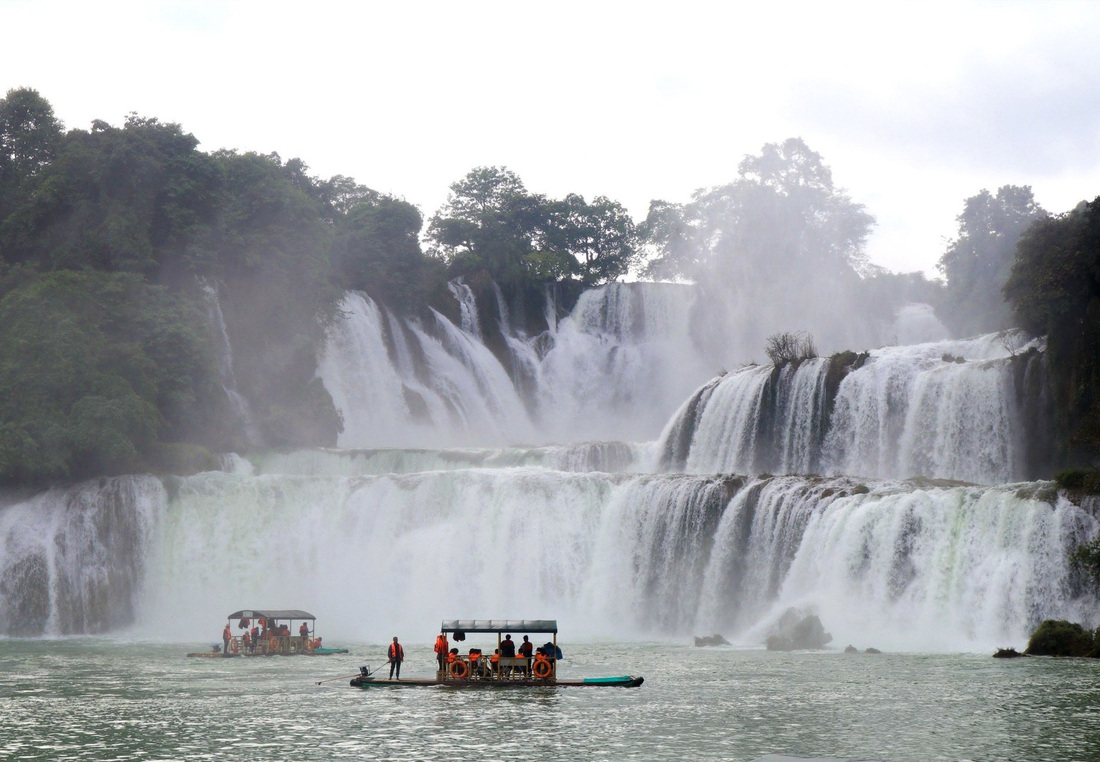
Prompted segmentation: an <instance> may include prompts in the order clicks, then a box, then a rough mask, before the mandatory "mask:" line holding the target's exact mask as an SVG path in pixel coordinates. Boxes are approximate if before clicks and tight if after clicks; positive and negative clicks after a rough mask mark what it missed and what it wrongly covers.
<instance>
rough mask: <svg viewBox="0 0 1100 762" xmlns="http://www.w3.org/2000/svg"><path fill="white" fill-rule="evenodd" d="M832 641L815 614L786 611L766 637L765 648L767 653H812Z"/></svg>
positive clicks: (831, 637) (793, 610) (792, 610)
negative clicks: (805, 651) (766, 647)
mask: <svg viewBox="0 0 1100 762" xmlns="http://www.w3.org/2000/svg"><path fill="white" fill-rule="evenodd" d="M832 639H833V636H832V635H830V634H829V633H827V632H825V627H824V626H823V625H822V624H821V620H820V619H819V618H818V616H817V614H808V615H804V614H802V613H801V612H799V611H797V610H795V609H787V610H786V611H785V612H784V613H783V616H781V617H780V618H779V621H778V622H777V623H776V625H775V628H774V629H773V630H772V634H771V635H769V636H768V640H767V646H768V650H769V651H803V650H808V651H813V650H818V649H821V648H824V647H825V645H826V644H827V643H829V642H830V641H831V640H832Z"/></svg>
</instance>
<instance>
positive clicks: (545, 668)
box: [531, 659, 554, 680]
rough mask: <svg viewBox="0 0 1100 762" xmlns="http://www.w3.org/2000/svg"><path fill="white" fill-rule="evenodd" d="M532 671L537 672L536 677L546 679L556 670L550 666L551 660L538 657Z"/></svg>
mask: <svg viewBox="0 0 1100 762" xmlns="http://www.w3.org/2000/svg"><path fill="white" fill-rule="evenodd" d="M531 671H532V672H534V673H535V677H537V678H538V679H539V680H545V679H546V678H548V677H550V673H551V672H553V671H554V669H553V667H551V666H550V662H549V661H547V660H545V659H538V660H536V661H535V665H534V666H533V667H531Z"/></svg>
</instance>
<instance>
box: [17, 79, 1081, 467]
mask: <svg viewBox="0 0 1100 762" xmlns="http://www.w3.org/2000/svg"><path fill="white" fill-rule="evenodd" d="M197 146H198V140H197V139H196V138H195V137H194V136H192V135H190V134H188V133H185V132H184V131H183V129H182V128H181V127H180V125H177V124H166V123H162V122H160V121H158V120H157V119H155V118H146V117H141V116H138V115H136V114H131V115H130V116H129V117H128V118H127V119H126V121H125V123H124V124H123V125H122V126H121V127H115V126H112V125H110V124H108V123H106V122H103V121H100V120H96V121H94V122H93V123H92V124H91V126H90V128H89V129H87V130H82V129H71V130H68V131H66V130H65V129H64V128H63V126H62V125H61V124H60V122H59V121H58V120H57V119H56V117H55V115H54V112H53V108H52V106H51V105H50V103H49V102H48V101H46V100H45V99H44V98H43V97H42V96H41V95H39V93H38V92H37V91H35V90H33V89H29V88H21V89H15V90H11V91H9V92H8V93H7V95H6V97H5V98H3V99H2V100H0V485H14V484H28V485H41V484H44V483H49V482H52V481H64V480H71V479H76V478H85V477H89V476H94V475H104V474H113V473H121V472H128V471H137V470H154V471H177V472H178V471H187V470H193V469H197V468H207V467H210V466H212V465H213V463H212V456H211V453H213V452H219V451H228V450H242V449H245V448H246V447H247V442H246V440H245V439H244V433H243V430H242V421H241V417H240V411H239V410H238V409H237V408H235V407H234V403H233V400H232V396H231V395H230V394H228V393H227V389H228V388H229V384H230V383H232V384H235V385H236V386H237V387H239V388H240V389H242V390H247V397H248V403H249V404H250V407H251V411H250V415H251V420H252V422H253V424H254V426H255V428H256V432H255V436H254V437H253V441H257V440H258V441H259V442H262V444H263V445H264V446H268V447H294V446H315V445H332V444H334V443H335V441H336V436H337V434H338V433H339V431H340V430H341V426H342V424H341V421H340V415H339V412H338V411H337V410H336V409H335V408H334V406H333V403H332V399H331V398H330V397H329V395H328V393H327V391H326V390H325V389H324V387H323V385H322V384H321V383H320V382H319V381H318V380H317V378H316V368H317V361H318V356H319V354H320V352H321V351H322V349H323V346H324V336H325V330H326V327H327V326H328V325H329V324H330V323H331V321H333V320H334V319H336V318H337V317H338V314H339V303H340V299H341V298H342V295H343V293H344V292H345V291H346V290H349V289H360V290H364V291H366V292H368V293H370V294H371V296H372V297H374V298H375V299H377V300H378V301H381V302H383V303H385V304H387V305H389V306H390V307H391V308H392V309H395V310H398V311H406V312H417V311H420V310H423V309H425V307H426V306H428V305H431V304H435V305H436V306H442V305H444V304H446V303H448V297H447V290H446V284H447V281H448V280H449V279H452V278H454V277H458V276H465V277H467V279H468V280H469V281H470V282H473V283H481V284H483V285H484V284H492V283H496V284H499V285H500V286H501V287H502V288H503V289H504V290H505V291H506V292H509V293H513V294H516V293H523V292H528V293H529V292H531V290H532V289H539V288H542V287H543V286H544V285H546V284H566V285H567V286H569V287H570V289H571V291H572V292H573V293H576V292H577V291H579V290H580V289H583V288H587V287H591V286H597V285H600V284H603V283H606V282H609V281H612V280H615V279H617V278H620V277H622V276H624V275H625V274H627V273H628V272H630V273H636V274H641V275H643V276H645V277H665V278H683V279H692V280H696V281H698V282H700V283H706V284H708V287H709V288H712V289H718V290H721V289H722V288H723V287H724V286H725V285H732V284H737V286H738V287H739V288H742V289H745V288H750V289H751V288H754V287H756V286H757V285H759V288H760V289H761V291H760V293H761V294H763V295H765V296H767V295H768V294H782V297H781V298H783V299H789V300H791V302H792V303H797V301H798V300H799V299H800V295H803V294H809V293H810V292H821V291H828V292H829V293H837V294H853V293H855V292H853V291H851V288H854V286H852V284H858V288H859V292H858V293H859V295H860V298H863V299H869V300H871V301H881V303H882V305H883V307H882V308H883V310H889V309H892V308H893V306H894V305H897V304H898V303H901V302H904V301H927V302H931V303H933V304H934V305H935V306H936V307H937V309H939V310H940V312H941V316H942V317H943V318H944V319H945V320H947V321H948V322H949V323H950V324H951V325H952V327H953V328H954V329H955V330H957V331H961V332H970V331H979V330H980V331H985V330H996V329H998V328H1004V327H1008V326H1010V325H1012V324H1013V322H1014V318H1013V313H1012V310H1010V309H1009V306H1008V305H1006V304H1005V302H1004V300H1003V298H1002V296H1001V289H1002V287H1004V286H1005V283H1006V281H1007V282H1008V286H1007V288H1006V291H1005V293H1006V294H1007V295H1008V297H1009V299H1010V301H1011V306H1012V307H1013V308H1014V309H1015V314H1016V315H1017V316H1018V318H1017V320H1018V322H1019V324H1020V325H1022V326H1023V327H1025V328H1027V329H1028V330H1031V331H1033V332H1036V333H1049V334H1050V339H1049V341H1050V347H1051V358H1052V362H1053V363H1054V364H1055V366H1056V368H1057V369H1058V376H1057V377H1058V378H1059V379H1060V383H1059V384H1058V391H1059V394H1060V395H1061V397H1060V400H1061V402H1062V408H1061V409H1062V413H1063V418H1064V420H1063V423H1064V424H1065V426H1066V430H1067V432H1068V434H1067V442H1068V441H1070V439H1069V438H1068V437H1069V436H1070V435H1073V436H1074V437H1076V438H1075V439H1073V440H1072V441H1073V442H1074V444H1075V446H1079V447H1083V448H1085V449H1086V450H1087V449H1089V448H1092V449H1096V448H1097V447H1098V446H1100V434H1097V433H1096V432H1097V431H1098V430H1100V420H1098V419H1097V416H1096V413H1095V410H1096V408H1097V403H1096V402H1094V400H1093V395H1092V392H1091V389H1093V388H1096V387H1095V385H1096V382H1097V381H1100V379H1098V378H1096V374H1097V372H1098V370H1097V368H1098V367H1100V357H1097V354H1098V352H1100V341H1098V340H1097V339H1098V338H1100V336H1098V333H1100V328H1098V327H1097V320H1098V319H1100V317H1098V314H1100V305H1097V304H1094V301H1095V300H1096V298H1097V279H1098V277H1100V275H1098V272H1100V271H1098V266H1100V257H1098V254H1097V248H1096V247H1097V230H1098V228H1097V222H1096V214H1095V212H1094V207H1095V204H1096V202H1094V204H1093V205H1087V204H1085V205H1082V206H1081V207H1079V208H1078V209H1076V210H1074V211H1073V212H1070V213H1068V214H1067V215H1063V216H1061V217H1050V216H1049V215H1047V214H1045V213H1044V212H1042V211H1041V210H1040V209H1039V208H1038V207H1037V206H1036V205H1035V204H1034V202H1033V201H1032V200H1031V195H1030V194H1031V192H1030V189H1027V188H1011V187H1008V188H1002V189H1001V190H1000V191H998V194H997V196H996V197H993V196H991V195H990V194H988V193H987V192H985V191H983V192H982V194H980V195H979V196H976V197H975V198H973V199H970V200H968V201H967V203H966V211H965V212H964V214H963V215H962V216H960V218H959V220H960V235H959V237H958V239H956V240H955V241H953V242H952V243H951V246H950V248H949V249H948V251H947V252H946V253H945V254H944V257H943V259H942V261H941V265H942V268H943V272H944V275H945V276H946V278H947V285H946V286H945V285H944V284H942V283H940V282H938V281H928V280H927V279H925V278H924V277H923V276H921V275H919V274H907V275H897V274H892V273H887V272H885V271H883V270H881V269H880V268H876V267H874V266H871V265H869V264H868V262H867V259H866V255H865V251H864V245H865V242H866V238H867V235H868V233H869V231H870V229H871V226H872V225H873V224H874V220H873V218H872V217H871V216H870V215H869V214H867V212H866V211H865V210H864V209H863V207H862V206H860V205H859V204H856V203H854V202H853V201H851V199H850V198H849V197H848V196H847V195H846V194H845V193H844V191H843V190H841V189H838V188H835V187H834V186H833V183H832V177H831V173H830V171H829V169H828V167H827V166H825V164H824V163H823V161H822V159H821V157H820V156H819V155H818V154H816V153H814V152H813V151H811V150H810V149H809V148H808V147H807V146H806V145H805V144H804V143H803V142H802V141H801V140H798V139H791V140H787V141H785V142H784V143H782V144H769V145H767V146H765V147H764V149H763V150H762V152H761V154H760V155H758V156H748V157H746V158H745V160H744V161H743V162H742V163H741V165H740V166H739V167H738V172H739V174H738V177H737V178H736V179H735V180H734V181H733V182H731V183H730V184H728V185H725V186H721V187H717V188H712V189H707V190H700V191H697V192H696V193H695V194H694V196H693V197H692V199H691V201H689V202H687V203H684V204H672V203H668V202H664V201H654V202H652V204H651V206H650V212H649V215H648V216H647V218H646V219H645V220H643V221H641V222H640V223H637V224H636V223H635V222H634V221H633V220H632V219H631V218H630V216H629V215H628V214H627V212H626V211H625V209H624V208H623V207H622V205H621V204H619V203H618V202H616V201H613V200H611V199H609V198H606V197H603V196H598V197H596V198H594V199H593V200H591V201H586V200H585V199H584V198H583V197H582V196H580V195H577V194H569V195H568V196H566V197H565V198H563V199H551V198H547V197H545V196H543V195H540V194H537V193H532V192H530V191H528V190H527V189H526V187H525V186H524V185H523V182H522V181H521V180H520V178H519V177H517V176H516V175H515V174H514V173H512V172H510V171H509V170H507V169H506V168H503V167H480V168H475V169H474V170H472V171H471V172H470V173H469V174H468V175H467V176H466V177H464V178H462V179H461V180H459V181H457V182H456V183H454V184H453V185H452V186H451V188H450V191H451V193H450V196H449V197H448V201H447V203H446V204H445V205H444V206H443V207H442V208H441V209H439V210H438V211H437V212H436V213H435V214H434V215H433V216H432V217H431V218H430V219H429V220H427V224H426V225H425V220H424V217H423V215H422V213H421V211H420V210H419V209H418V208H417V207H416V206H414V205H413V204H411V203H409V202H407V201H405V200H403V199H401V198H398V197H394V196H391V195H387V194H384V193H380V192H377V191H374V190H372V189H371V188H369V187H366V186H364V185H360V184H358V183H357V182H355V181H354V180H353V179H351V178H348V177H344V176H340V175H337V176H335V177H332V178H329V179H327V180H322V179H320V178H317V177H313V176H311V175H309V173H308V167H307V166H306V165H305V164H304V163H303V162H302V161H301V160H299V159H290V160H288V161H283V160H282V158H281V157H280V156H279V155H278V154H274V153H272V154H259V153H252V152H246V153H239V152H237V151H227V150H222V151H216V152H213V153H205V152H202V151H199V150H197ZM1028 225H1031V227H1028ZM1021 232H1023V238H1022V239H1021V241H1022V242H1021V245H1020V248H1019V255H1018V257H1017V258H1016V259H1015V260H1013V254H1014V252H1015V251H1016V239H1017V238H1019V237H1020V235H1021ZM1089 247H1091V248H1089ZM1013 261H1015V268H1014V269H1013ZM1009 272H1011V277H1009ZM775 284H779V285H778V286H777V285H775ZM215 293H217V294H221V295H222V298H221V299H220V301H218V302H216V301H215V300H214V299H213V296H212V295H213V294H215ZM776 298H780V297H778V296H777V297H776ZM218 304H220V309H221V311H222V317H223V319H224V326H225V330H226V332H227V335H226V336H221V335H219V334H218V331H217V330H215V325H216V323H217V321H216V320H215V319H214V315H213V314H212V313H213V310H214V309H215V308H216V306H217V305H218ZM226 338H228V340H229V343H231V344H232V346H233V349H234V356H233V364H232V366H231V367H227V366H226V362H225V356H224V348H225V344H226ZM230 375H232V376H233V378H232V379H230V378H229V376H230Z"/></svg>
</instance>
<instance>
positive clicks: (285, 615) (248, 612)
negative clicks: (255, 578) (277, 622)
mask: <svg viewBox="0 0 1100 762" xmlns="http://www.w3.org/2000/svg"><path fill="white" fill-rule="evenodd" d="M261 616H262V617H265V618H267V619H313V620H316V619H317V617H315V616H313V614H311V613H309V612H308V611H302V610H301V609H263V610H260V609H242V610H241V611H234V612H233V613H232V614H230V615H229V616H227V617H226V619H241V618H243V617H248V618H249V619H255V618H256V617H261Z"/></svg>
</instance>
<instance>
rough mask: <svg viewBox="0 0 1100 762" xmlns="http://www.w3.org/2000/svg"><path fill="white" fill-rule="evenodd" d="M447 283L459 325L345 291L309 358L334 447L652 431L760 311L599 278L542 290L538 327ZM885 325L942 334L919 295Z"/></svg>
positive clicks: (745, 342) (726, 358) (726, 355)
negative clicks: (399, 311) (321, 345)
mask: <svg viewBox="0 0 1100 762" xmlns="http://www.w3.org/2000/svg"><path fill="white" fill-rule="evenodd" d="M450 292H451V294H452V296H453V297H454V299H455V301H456V303H457V313H458V315H457V320H458V324H457V325H456V324H454V323H452V322H451V321H450V320H448V318H447V317H445V316H444V315H442V314H440V313H438V312H431V313H430V317H428V318H427V319H425V318H406V317H398V316H397V315H396V314H394V313H393V312H391V311H389V310H388V309H387V308H386V307H384V306H382V305H380V304H378V303H376V302H374V301H372V300H371V299H370V298H369V297H368V296H366V295H365V294H362V293H359V292H350V293H348V294H347V296H346V298H345V299H344V302H343V304H342V306H341V312H342V314H343V318H342V319H341V320H339V321H337V323H336V324H334V325H333V326H332V328H331V330H330V332H329V337H328V342H327V345H326V350H325V353H324V356H323V358H322V360H321V363H320V367H319V370H318V374H319V376H320V377H321V378H322V380H323V382H324V384H325V387H326V388H327V389H328V390H329V392H330V393H331V394H332V397H333V400H334V402H335V404H336V406H337V408H338V409H339V410H340V411H341V414H342V416H343V420H344V431H343V432H342V434H340V436H339V440H338V444H339V446H340V447H345V448H376V447H429V448H431V447H456V446H474V447H485V446H501V445H516V444H536V445H540V444H546V443H550V442H572V441H587V440H592V441H606V440H621V441H651V440H653V439H655V438H656V437H657V436H658V435H659V433H660V431H661V429H662V428H663V427H664V425H665V424H666V423H667V421H668V418H669V416H670V415H672V413H673V412H674V411H675V410H676V408H677V407H678V406H679V405H680V404H681V402H682V401H683V400H684V398H685V397H687V396H688V395H689V394H690V393H691V392H692V390H693V389H695V388H696V387H698V386H699V384H701V383H703V382H704V381H705V380H706V379H707V378H708V377H711V376H713V375H714V374H715V373H717V372H720V371H721V369H722V368H725V367H731V366H733V365H734V364H737V363H743V362H745V361H746V360H748V359H750V358H751V357H753V356H754V355H758V354H759V353H761V352H762V348H763V346H764V343H763V338H762V337H758V336H757V334H758V333H759V331H760V326H759V325H758V321H755V320H753V319H752V318H751V316H750V315H746V314H742V312H741V311H735V313H736V314H733V315H731V314H727V311H728V309H729V305H728V304H726V303H725V302H724V301H722V300H720V299H717V297H715V296H714V295H713V294H711V293H709V292H708V291H707V290H706V289H701V288H696V287H693V286H687V285H681V284H673V283H613V284H608V285H606V286H603V287H601V288H596V289H589V290H587V291H585V292H584V293H582V294H581V296H580V298H579V300H578V301H577V303H576V305H575V306H574V307H573V308H572V310H571V311H570V312H569V314H567V315H563V314H562V313H563V310H562V309H561V307H560V306H559V305H558V304H557V302H556V300H555V297H554V292H552V291H550V290H547V291H546V292H545V295H544V310H543V311H544V315H543V323H544V324H545V326H546V328H545V330H542V331H540V332H538V333H537V334H534V335H529V334H528V333H526V332H525V331H526V330H530V329H529V328H528V329H524V328H522V327H520V326H519V325H518V324H516V323H514V321H513V318H512V316H511V314H510V311H509V308H508V304H507V301H506V299H505V297H504V295H503V294H502V292H501V290H500V288H498V287H496V286H495V285H494V286H493V288H492V289H490V290H488V291H487V292H484V293H483V297H482V298H488V299H492V300H494V301H495V309H488V308H482V309H479V305H478V302H477V297H476V296H475V294H474V292H473V291H472V290H471V288H470V287H469V286H467V285H465V284H464V283H462V282H461V281H460V280H456V281H454V282H452V283H451V284H450ZM867 322H868V324H870V323H871V322H873V321H870V320H869V321H867ZM524 325H527V326H529V325H531V323H530V321H526V322H524ZM860 325H862V324H860ZM873 327H874V328H875V330H870V328H868V329H867V330H866V331H864V330H862V329H861V330H860V331H856V333H857V334H859V335H860V337H861V338H862V339H863V340H865V341H870V340H872V339H873V337H875V336H878V335H879V334H882V333H887V332H888V330H889V327H888V326H877V325H876V326H873ZM892 330H893V331H894V334H895V335H898V334H899V333H900V334H901V335H906V336H921V337H928V336H938V337H942V336H943V335H944V333H943V330H944V329H943V327H942V325H940V324H939V323H938V321H937V320H936V319H935V316H934V315H933V314H932V313H931V310H930V308H928V307H927V306H926V305H910V306H908V307H906V308H905V309H903V310H901V311H900V312H899V314H898V315H897V319H896V321H895V323H894V324H893V326H892ZM848 333H850V332H845V335H848ZM865 334H866V335H865ZM490 339H491V340H490ZM819 342H820V340H819ZM827 343H828V342H827ZM489 345H491V346H493V347H494V349H493V350H492V351H491V350H490V349H489ZM819 345H820V343H819ZM856 346H863V344H857V345H856ZM838 348H843V347H838Z"/></svg>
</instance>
